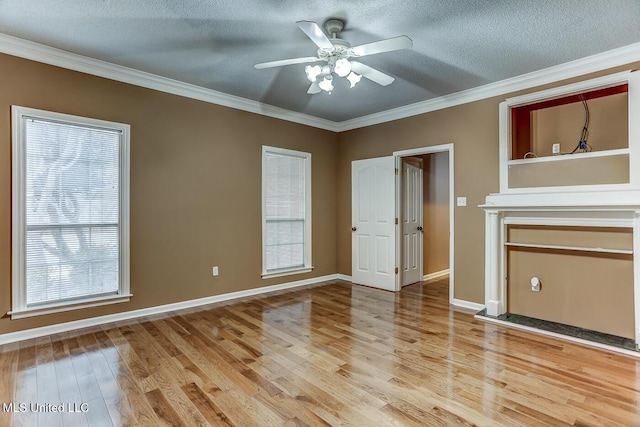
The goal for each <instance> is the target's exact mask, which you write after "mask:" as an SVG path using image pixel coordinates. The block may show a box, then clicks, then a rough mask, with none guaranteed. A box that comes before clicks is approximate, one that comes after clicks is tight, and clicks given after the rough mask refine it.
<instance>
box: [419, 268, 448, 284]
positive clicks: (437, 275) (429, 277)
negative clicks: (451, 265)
mask: <svg viewBox="0 0 640 427" xmlns="http://www.w3.org/2000/svg"><path fill="white" fill-rule="evenodd" d="M448 275H449V269H448V268H447V269H446V270H440V271H435V272H433V273H428V274H425V275H424V276H422V281H423V282H429V281H431V280H437V279H442V278H443V277H447V276H448Z"/></svg>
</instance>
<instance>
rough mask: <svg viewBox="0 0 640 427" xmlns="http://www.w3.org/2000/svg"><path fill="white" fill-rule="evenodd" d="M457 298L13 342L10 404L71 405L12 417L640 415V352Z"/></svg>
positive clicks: (417, 422)
mask: <svg viewBox="0 0 640 427" xmlns="http://www.w3.org/2000/svg"><path fill="white" fill-rule="evenodd" d="M447 297H448V285H447V282H446V281H440V282H434V283H429V284H416V285H411V286H409V287H406V288H404V289H403V290H402V291H401V292H400V293H398V294H393V293H391V292H385V291H379V290H375V289H371V288H366V287H360V286H351V285H350V284H347V283H344V282H335V283H329V284H323V285H318V286H312V287H307V288H302V289H298V290H295V291H288V292H281V293H277V294H270V295H267V296H261V297H253V298H247V299H244V300H241V301H236V302H233V303H226V304H216V305H212V306H208V307H207V308H206V309H198V310H196V309H194V310H187V311H181V312H177V313H172V315H167V316H158V317H153V318H141V319H137V320H135V321H130V322H126V323H118V324H107V325H104V326H102V327H100V328H94V329H90V330H81V331H78V332H74V333H66V334H60V335H54V336H50V337H46V338H40V339H37V340H33V341H29V342H22V343H19V344H11V345H6V346H4V347H3V348H1V351H2V353H0V372H1V373H2V376H3V378H2V382H1V383H0V401H1V402H4V403H5V404H8V403H11V402H12V403H14V405H15V406H14V410H16V411H19V406H18V405H19V404H20V403H24V404H27V405H30V404H31V403H34V404H36V403H37V404H41V405H42V404H49V405H59V404H64V405H65V407H64V409H65V412H63V413H55V412H30V410H29V409H30V408H27V411H26V412H16V413H7V412H2V413H0V425H2V426H5V425H6V426H9V425H16V426H18V425H21V426H36V425H39V426H47V427H49V426H73V427H76V426H84V425H90V426H120V425H141V426H153V425H172V426H199V425H204V426H206V425H227V426H272V425H291V426H294V425H310V426H315V425H353V426H373V425H380V426H391V425H407V426H425V425H426V426H429V425H433V426H451V425H483V426H501V425H504V426H518V425H525V426H543V425H554V426H555V425H576V426H591V425H594V426H595V425H601V426H618V425H621V426H632V425H640V415H639V414H640V403H639V402H638V400H639V398H640V391H639V390H640V388H639V387H640V364H639V361H638V360H637V359H634V358H632V357H628V356H623V355H618V354H613V353H608V352H605V351H601V350H597V349H593V348H587V347H582V346H580V345H576V344H572V343H568V342H562V341H556V340H554V339H551V338H547V337H543V336H539V335H535V334H530V333H527V332H522V331H517V330H513V329H508V328H505V327H502V326H497V325H492V324H487V323H483V322H479V321H477V320H474V318H473V316H472V314H470V313H466V312H462V311H456V310H454V309H452V308H451V307H449V304H448V302H447ZM82 404H86V405H85V406H82ZM69 405H71V408H69ZM5 409H7V408H6V407H5ZM45 409H46V408H45ZM69 409H72V410H76V411H77V412H68V410H69ZM83 409H86V410H87V412H83Z"/></svg>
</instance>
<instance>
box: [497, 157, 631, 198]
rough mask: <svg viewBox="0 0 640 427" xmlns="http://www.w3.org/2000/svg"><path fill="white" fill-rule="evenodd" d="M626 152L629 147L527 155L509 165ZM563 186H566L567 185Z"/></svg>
mask: <svg viewBox="0 0 640 427" xmlns="http://www.w3.org/2000/svg"><path fill="white" fill-rule="evenodd" d="M624 154H629V149H628V148H618V149H616V150H604V151H590V152H588V153H582V152H580V153H575V154H558V155H553V156H544V157H527V158H526V159H515V160H508V161H507V166H512V165H527V164H530V163H547V162H561V161H564V160H579V159H586V158H591V157H608V156H621V155H624ZM536 188H537V187H536ZM563 188H566V186H565V187H563ZM518 190H520V189H518Z"/></svg>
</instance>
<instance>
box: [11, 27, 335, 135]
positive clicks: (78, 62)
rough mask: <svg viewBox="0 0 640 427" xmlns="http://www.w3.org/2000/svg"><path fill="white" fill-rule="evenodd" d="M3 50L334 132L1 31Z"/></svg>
mask: <svg viewBox="0 0 640 427" xmlns="http://www.w3.org/2000/svg"><path fill="white" fill-rule="evenodd" d="M0 53H6V54H8V55H12V56H17V57H20V58H25V59H30V60H32V61H36V62H42V63H44V64H48V65H55V66H57V67H62V68H66V69H69V70H73V71H79V72H81V73H86V74H91V75H94V76H98V77H104V78H107V79H111V80H116V81H119V82H123V83H129V84H132V85H135V86H140V87H144V88H147V89H153V90H157V91H160V92H166V93H170V94H173V95H179V96H184V97H187V98H192V99H197V100H199V101H204V102H209V103H212V104H217V105H222V106H224V107H230V108H235V109H237V110H242V111H248V112H250V113H255V114H260V115H263V116H268V117H273V118H276V119H282V120H287V121H290V122H295V123H299V124H303V125H307V126H312V127H316V128H320V129H324V130H329V131H332V132H335V131H336V123H335V122H332V121H330V120H325V119H320V118H318V117H314V116H310V115H307V114H302V113H297V112H294V111H290V110H286V109H284V108H279V107H274V106H272V105H267V104H263V103H261V102H258V101H253V100H249V99H246V98H241V97H239V96H234V95H229V94H226V93H222V92H219V91H216V90H212V89H206V88H203V87H200V86H196V85H192V84H189V83H184V82H181V81H178V80H174V79H170V78H167V77H162V76H158V75H155V74H151V73H147V72H144V71H139V70H135V69H133V68H129V67H124V66H122V65H116V64H112V63H110V62H106V61H101V60H99V59H95V58H89V57H87V56H83V55H79V54H77V53H72V52H68V51H65V50H62V49H58V48H54V47H51V46H46V45H43V44H40V43H36V42H32V41H28V40H24V39H20V38H17V37H13V36H9V35H6V34H1V33H0Z"/></svg>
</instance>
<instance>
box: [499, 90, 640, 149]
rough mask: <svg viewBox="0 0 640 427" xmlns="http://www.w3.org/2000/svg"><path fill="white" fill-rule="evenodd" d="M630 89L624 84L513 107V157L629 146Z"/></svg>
mask: <svg viewBox="0 0 640 427" xmlns="http://www.w3.org/2000/svg"><path fill="white" fill-rule="evenodd" d="M628 90H629V85H628V84H622V85H617V86H613V87H608V88H604V89H598V90H593V91H590V92H585V93H580V94H572V95H568V96H563V97H560V98H555V99H550V100H545V101H540V102H534V103H532V104H527V105H521V106H518V107H513V108H511V159H510V160H514V159H524V158H527V157H532V158H534V157H546V156H560V155H569V154H582V153H584V152H594V151H605V150H615V149H620V148H628V146H629V132H628V129H629V126H628V117H629V112H628ZM585 127H586V129H587V132H588V133H587V134H586V135H585V136H586V142H587V144H588V146H587V147H586V148H584V149H581V148H580V147H579V143H580V140H581V137H582V136H583V135H582V133H583V128H585ZM554 144H558V148H559V152H558V153H554V152H553V146H554Z"/></svg>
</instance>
